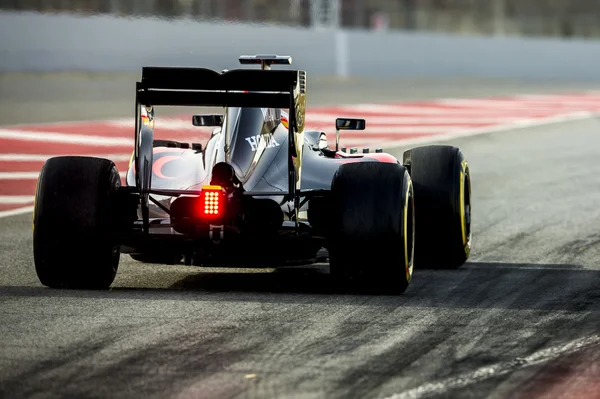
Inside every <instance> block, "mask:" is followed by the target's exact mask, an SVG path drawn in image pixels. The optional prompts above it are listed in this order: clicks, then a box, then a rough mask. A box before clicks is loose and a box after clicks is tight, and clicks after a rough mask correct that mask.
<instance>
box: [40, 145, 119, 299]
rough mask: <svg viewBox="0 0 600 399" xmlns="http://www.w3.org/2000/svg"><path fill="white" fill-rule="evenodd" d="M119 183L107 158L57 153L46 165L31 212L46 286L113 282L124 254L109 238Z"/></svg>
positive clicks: (83, 286)
mask: <svg viewBox="0 0 600 399" xmlns="http://www.w3.org/2000/svg"><path fill="white" fill-rule="evenodd" d="M120 185H121V179H120V177H119V172H118V171H117V168H116V166H115V164H114V163H113V162H112V161H109V160H107V159H100V158H91V157H70V156H69V157H55V158H51V159H49V160H48V161H47V162H46V163H45V164H44V166H43V167H42V170H41V172H40V176H39V179H38V184H37V189H36V194H35V206H34V214H33V255H34V262H35V269H36V272H37V276H38V278H39V280H40V282H41V283H42V284H43V285H45V286H47V287H51V288H72V289H106V288H108V287H110V285H111V284H112V282H113V280H114V279H115V276H116V273H117V268H118V264H119V257H120V253H119V245H118V244H117V243H116V242H114V240H113V239H112V238H111V233H112V231H113V228H114V223H113V220H114V218H115V217H114V215H115V212H114V204H115V194H116V192H117V190H118V188H119V187H120Z"/></svg>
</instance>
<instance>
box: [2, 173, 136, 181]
mask: <svg viewBox="0 0 600 399" xmlns="http://www.w3.org/2000/svg"><path fill="white" fill-rule="evenodd" d="M39 175H40V172H0V180H31V179H37V178H38V177H39ZM119 175H120V176H121V177H126V176H127V172H119Z"/></svg>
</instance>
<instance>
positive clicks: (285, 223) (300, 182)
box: [33, 56, 471, 293]
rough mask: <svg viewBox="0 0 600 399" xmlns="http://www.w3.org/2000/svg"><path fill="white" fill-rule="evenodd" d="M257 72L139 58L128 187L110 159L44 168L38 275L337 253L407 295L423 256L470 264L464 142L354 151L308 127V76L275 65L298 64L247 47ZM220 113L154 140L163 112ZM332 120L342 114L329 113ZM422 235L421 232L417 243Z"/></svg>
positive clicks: (445, 263)
mask: <svg viewBox="0 0 600 399" xmlns="http://www.w3.org/2000/svg"><path fill="white" fill-rule="evenodd" d="M240 61H241V63H243V64H252V63H257V64H261V65H262V68H261V69H260V70H258V69H237V70H229V71H222V72H217V71H213V70H209V69H202V68H171V67H144V68H143V70H142V79H141V82H138V83H137V86H136V126H135V148H134V153H133V156H132V161H131V164H130V168H129V170H128V172H127V180H126V181H127V184H126V185H124V186H121V180H120V177H119V172H118V171H117V168H116V166H115V164H114V163H113V162H112V161H110V160H107V159H100V158H93V157H76V156H65V157H56V158H51V159H49V160H48V161H47V162H46V163H45V165H44V166H43V167H42V170H41V172H40V176H39V181H38V185H37V190H36V196H35V210H34V231H33V251H34V258H35V267H36V271H37V275H38V277H39V279H40V281H41V283H42V284H44V285H46V286H49V287H57V288H58V287H65V288H100V289H104V288H108V287H109V286H110V285H111V284H112V282H113V280H114V278H115V275H116V272H117V267H118V263H119V258H120V254H121V253H126V254H130V255H131V256H132V257H133V258H134V259H136V260H139V261H142V262H147V263H161V264H179V263H183V264H186V265H198V266H219V267H227V266H234V267H269V268H272V267H279V266H286V265H290V264H310V263H315V262H322V261H326V260H327V259H328V261H329V265H330V270H331V274H332V276H334V277H336V278H339V281H340V282H342V283H343V284H349V285H351V286H353V287H356V288H358V289H361V288H369V290H372V289H373V288H374V289H376V290H378V291H380V292H393V293H402V292H404V291H405V290H406V288H407V287H408V285H409V283H410V281H411V279H412V274H413V265H414V264H416V265H418V267H428V266H431V267H438V268H439V267H442V268H456V267H460V266H461V265H462V264H463V263H464V262H465V261H466V260H467V258H468V256H469V251H470V247H471V222H470V220H471V206H470V204H471V200H470V199H471V195H470V193H471V184H470V175H469V168H468V166H467V161H466V160H465V158H464V156H463V154H462V153H461V151H460V150H459V149H458V148H455V147H451V146H440V145H436V146H422V147H417V148H413V149H411V150H408V151H406V152H405V153H404V155H403V159H402V161H399V160H398V159H396V158H395V157H393V156H392V155H389V154H386V153H382V152H381V150H377V151H376V152H375V153H371V152H368V151H366V150H365V151H363V153H357V152H356V151H351V152H350V153H347V152H346V151H342V149H340V148H339V138H340V130H349V129H355V130H356V129H364V128H365V120H363V119H347V118H339V119H337V121H336V128H337V132H336V140H335V149H332V148H330V147H329V145H328V142H327V137H326V133H325V132H322V131H317V130H306V129H305V110H306V92H307V78H306V72H304V71H299V70H271V65H272V64H291V58H290V57H280V56H243V57H241V58H240ZM163 105H170V106H222V107H224V113H223V114H216V115H208V114H207V115H195V116H193V118H192V121H190V122H191V123H193V125H195V126H213V129H214V130H213V132H212V136H211V137H210V139H209V140H208V142H207V143H206V146H204V147H203V146H202V145H200V144H190V143H180V142H176V141H168V140H154V121H155V109H154V107H155V106H163ZM332 122H333V121H332ZM415 237H416V239H415Z"/></svg>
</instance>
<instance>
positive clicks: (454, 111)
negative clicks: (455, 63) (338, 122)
mask: <svg viewBox="0 0 600 399" xmlns="http://www.w3.org/2000/svg"><path fill="white" fill-rule="evenodd" d="M344 112H348V113H352V114H353V115H356V114H361V115H364V117H365V118H367V123H368V120H369V119H368V118H369V116H368V114H371V113H373V114H386V115H387V116H393V115H397V116H407V115H413V116H414V115H435V116H440V117H441V116H446V115H448V116H454V117H457V116H463V117H470V116H473V117H477V116H483V115H484V116H486V117H492V116H496V117H512V118H519V117H521V118H526V117H528V116H531V115H533V114H537V113H541V114H556V113H557V112H561V109H558V108H546V109H541V108H540V109H537V108H536V109H527V108H526V107H517V108H516V109H512V110H507V109H502V108H490V107H488V108H485V109H482V108H451V107H443V106H441V104H440V106H437V107H435V106H433V107H432V106H430V105H423V106H419V105H401V104H399V105H384V104H360V105H350V106H342V107H338V108H337V109H335V110H334V112H332V113H335V114H336V115H337V116H338V117H340V118H341V117H344V116H345V115H344ZM562 112H565V111H564V110H562ZM320 113H321V114H324V112H320ZM311 115H312V114H310V113H309V111H307V113H306V119H307V121H308V120H309V118H310V117H311Z"/></svg>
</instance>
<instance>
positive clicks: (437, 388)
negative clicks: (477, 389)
mask: <svg viewBox="0 0 600 399" xmlns="http://www.w3.org/2000/svg"><path fill="white" fill-rule="evenodd" d="M596 345H600V335H591V336H589V337H585V338H581V339H578V340H575V341H571V342H568V343H565V344H563V345H559V346H553V347H550V348H546V349H543V350H540V351H538V352H534V353H532V354H531V355H529V356H525V357H518V358H515V359H513V360H511V361H507V362H502V363H496V364H492V365H489V366H485V367H481V368H479V369H476V370H473V371H472V372H469V373H464V374H461V375H458V376H456V377H451V378H447V379H445V380H441V381H438V382H433V383H430V384H425V385H421V386H419V387H416V388H413V389H410V390H408V391H404V392H402V393H397V394H393V395H391V396H388V397H386V398H385V399H417V398H424V397H427V396H432V395H441V394H447V393H448V392H449V391H451V390H453V389H458V388H464V387H466V386H468V385H471V384H474V383H477V382H481V381H484V380H487V379H490V378H494V377H499V376H502V375H505V374H509V373H513V372H515V371H518V370H521V369H524V368H526V367H531V366H535V365H538V364H542V363H546V362H549V361H551V360H555V359H558V358H559V357H561V356H566V355H569V354H572V353H575V352H578V351H581V350H583V349H587V348H590V347H592V346H596Z"/></svg>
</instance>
